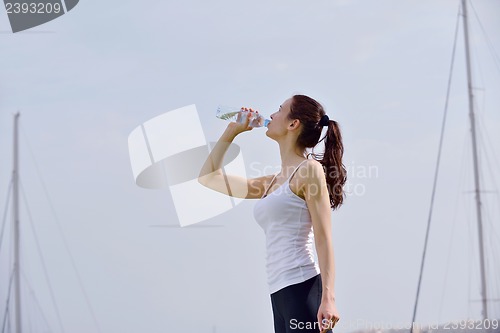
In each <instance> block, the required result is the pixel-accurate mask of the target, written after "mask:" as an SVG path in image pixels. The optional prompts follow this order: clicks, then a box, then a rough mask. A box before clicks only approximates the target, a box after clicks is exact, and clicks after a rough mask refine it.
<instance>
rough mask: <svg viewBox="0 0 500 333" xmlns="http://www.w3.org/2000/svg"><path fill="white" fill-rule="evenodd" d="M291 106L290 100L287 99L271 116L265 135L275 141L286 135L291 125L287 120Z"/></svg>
mask: <svg viewBox="0 0 500 333" xmlns="http://www.w3.org/2000/svg"><path fill="white" fill-rule="evenodd" d="M291 104H292V99H291V98H289V99H287V100H286V101H284V102H283V103H282V104H281V105H280V107H279V109H278V111H276V112H275V113H273V114H272V115H271V122H270V123H269V125H267V131H266V135H267V136H268V137H270V138H271V139H277V138H279V137H281V136H284V135H286V134H287V132H288V128H289V126H290V124H291V120H290V119H288V114H289V113H290V105H291Z"/></svg>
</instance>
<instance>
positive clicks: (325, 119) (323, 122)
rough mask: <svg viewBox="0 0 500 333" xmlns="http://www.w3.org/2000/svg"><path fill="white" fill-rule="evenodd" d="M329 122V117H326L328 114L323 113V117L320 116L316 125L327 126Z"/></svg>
mask: <svg viewBox="0 0 500 333" xmlns="http://www.w3.org/2000/svg"><path fill="white" fill-rule="evenodd" d="M329 122H330V118H328V115H326V114H325V115H323V117H321V119H320V121H319V123H318V125H319V126H328V123H329Z"/></svg>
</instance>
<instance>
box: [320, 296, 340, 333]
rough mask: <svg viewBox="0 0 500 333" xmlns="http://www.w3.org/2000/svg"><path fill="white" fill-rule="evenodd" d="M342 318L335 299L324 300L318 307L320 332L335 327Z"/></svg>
mask: <svg viewBox="0 0 500 333" xmlns="http://www.w3.org/2000/svg"><path fill="white" fill-rule="evenodd" d="M339 320H340V316H339V313H338V311H337V307H336V306H335V301H334V300H322V301H321V305H320V306H319V309H318V323H319V327H320V332H321V333H324V332H327V331H328V330H331V329H333V327H334V326H335V324H336V323H337V322H338V321H339Z"/></svg>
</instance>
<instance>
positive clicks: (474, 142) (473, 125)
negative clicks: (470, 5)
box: [462, 0, 488, 319]
mask: <svg viewBox="0 0 500 333" xmlns="http://www.w3.org/2000/svg"><path fill="white" fill-rule="evenodd" d="M462 8H463V18H464V38H465V59H466V63H467V86H468V91H469V118H470V126H471V135H472V157H473V162H474V185H475V189H474V193H475V199H476V215H477V228H478V236H479V263H480V269H481V298H482V307H483V311H482V314H483V319H486V318H488V305H487V294H486V272H485V266H484V243H483V221H482V214H481V187H480V182H479V162H478V153H477V140H476V120H475V113H474V94H473V90H472V89H473V87H472V72H471V65H470V50H469V25H468V21H467V1H466V0H462Z"/></svg>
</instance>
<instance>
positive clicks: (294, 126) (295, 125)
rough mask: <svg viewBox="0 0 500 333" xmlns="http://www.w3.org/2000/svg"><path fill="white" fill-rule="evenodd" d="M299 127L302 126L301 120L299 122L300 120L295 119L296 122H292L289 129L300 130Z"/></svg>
mask: <svg viewBox="0 0 500 333" xmlns="http://www.w3.org/2000/svg"><path fill="white" fill-rule="evenodd" d="M299 126H300V120H298V119H294V120H292V121H291V122H290V125H288V127H289V128H290V129H296V128H298V127H299Z"/></svg>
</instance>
